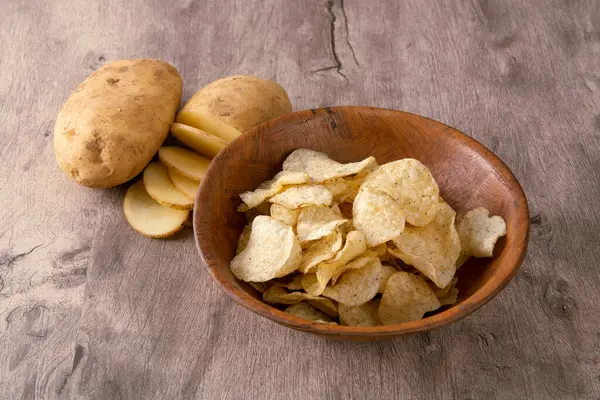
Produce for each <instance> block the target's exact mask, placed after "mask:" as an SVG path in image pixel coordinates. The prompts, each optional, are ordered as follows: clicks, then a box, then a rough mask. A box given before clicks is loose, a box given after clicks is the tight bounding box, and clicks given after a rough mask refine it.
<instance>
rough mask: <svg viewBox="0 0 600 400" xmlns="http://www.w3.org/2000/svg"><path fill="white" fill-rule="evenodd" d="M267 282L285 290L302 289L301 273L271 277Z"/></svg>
mask: <svg viewBox="0 0 600 400" xmlns="http://www.w3.org/2000/svg"><path fill="white" fill-rule="evenodd" d="M268 283H271V284H273V286H279V287H282V288H286V289H287V290H304V289H303V288H302V275H287V276H284V277H282V278H276V279H271V280H270V281H268Z"/></svg>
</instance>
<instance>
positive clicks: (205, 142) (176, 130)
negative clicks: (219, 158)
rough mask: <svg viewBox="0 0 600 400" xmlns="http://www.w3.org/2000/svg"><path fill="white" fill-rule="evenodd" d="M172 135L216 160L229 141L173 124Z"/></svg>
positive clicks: (195, 129) (186, 126)
mask: <svg viewBox="0 0 600 400" xmlns="http://www.w3.org/2000/svg"><path fill="white" fill-rule="evenodd" d="M171 134H172V135H173V136H175V137H176V138H177V139H179V141H180V142H182V143H183V144H185V145H186V146H188V147H189V148H190V149H192V150H194V151H195V152H197V153H198V154H201V155H203V156H206V157H209V158H214V157H215V156H216V155H217V154H219V153H220V152H221V150H223V149H224V148H225V146H227V141H225V140H223V139H221V138H220V137H218V136H215V135H212V134H210V133H208V132H204V131H203V130H200V129H198V128H194V127H193V126H189V125H184V124H177V123H175V124H171Z"/></svg>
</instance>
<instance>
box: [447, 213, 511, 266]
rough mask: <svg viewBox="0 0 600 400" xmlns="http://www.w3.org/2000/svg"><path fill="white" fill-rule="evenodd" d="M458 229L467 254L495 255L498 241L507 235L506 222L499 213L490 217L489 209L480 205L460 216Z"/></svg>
mask: <svg viewBox="0 0 600 400" xmlns="http://www.w3.org/2000/svg"><path fill="white" fill-rule="evenodd" d="M456 230H457V231H458V236H459V237H460V243H461V246H462V252H463V253H464V254H465V255H467V256H468V255H472V256H474V257H477V258H481V257H493V256H494V246H495V245H496V241H498V239H499V238H500V237H502V236H504V235H506V222H504V219H503V218H502V217H500V216H498V215H494V216H493V217H490V212H489V211H488V210H487V209H485V208H483V207H478V208H475V209H473V210H471V211H469V212H467V213H466V214H465V215H464V216H461V217H460V218H459V220H458V223H457V224H456ZM465 261H466V259H465Z"/></svg>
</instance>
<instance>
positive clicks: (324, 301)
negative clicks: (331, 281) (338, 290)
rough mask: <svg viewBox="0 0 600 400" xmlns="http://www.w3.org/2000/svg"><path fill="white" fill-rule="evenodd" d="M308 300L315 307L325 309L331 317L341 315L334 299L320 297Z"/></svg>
mask: <svg viewBox="0 0 600 400" xmlns="http://www.w3.org/2000/svg"><path fill="white" fill-rule="evenodd" d="M306 302H307V303H308V304H310V305H311V306H313V307H314V308H316V309H319V310H321V311H323V312H324V313H325V314H327V315H329V316H330V317H333V318H337V317H338V316H339V315H340V314H339V312H338V305H337V303H336V302H334V301H333V300H330V299H328V298H327V297H319V298H317V299H312V300H306Z"/></svg>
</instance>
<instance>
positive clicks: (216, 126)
mask: <svg viewBox="0 0 600 400" xmlns="http://www.w3.org/2000/svg"><path fill="white" fill-rule="evenodd" d="M176 121H177V122H179V123H181V124H185V125H190V126H193V127H194V128H197V129H201V130H203V131H205V132H208V133H212V134H213V135H216V136H218V137H220V138H221V139H223V140H225V141H227V142H231V141H233V140H235V138H237V137H238V136H240V135H241V134H242V132H240V131H238V130H237V129H235V128H234V127H233V126H231V125H229V124H227V123H225V122H223V121H221V120H219V119H217V118H215V117H212V116H210V115H209V114H208V113H203V112H201V111H181V112H180V113H179V114H177V119H176Z"/></svg>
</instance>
